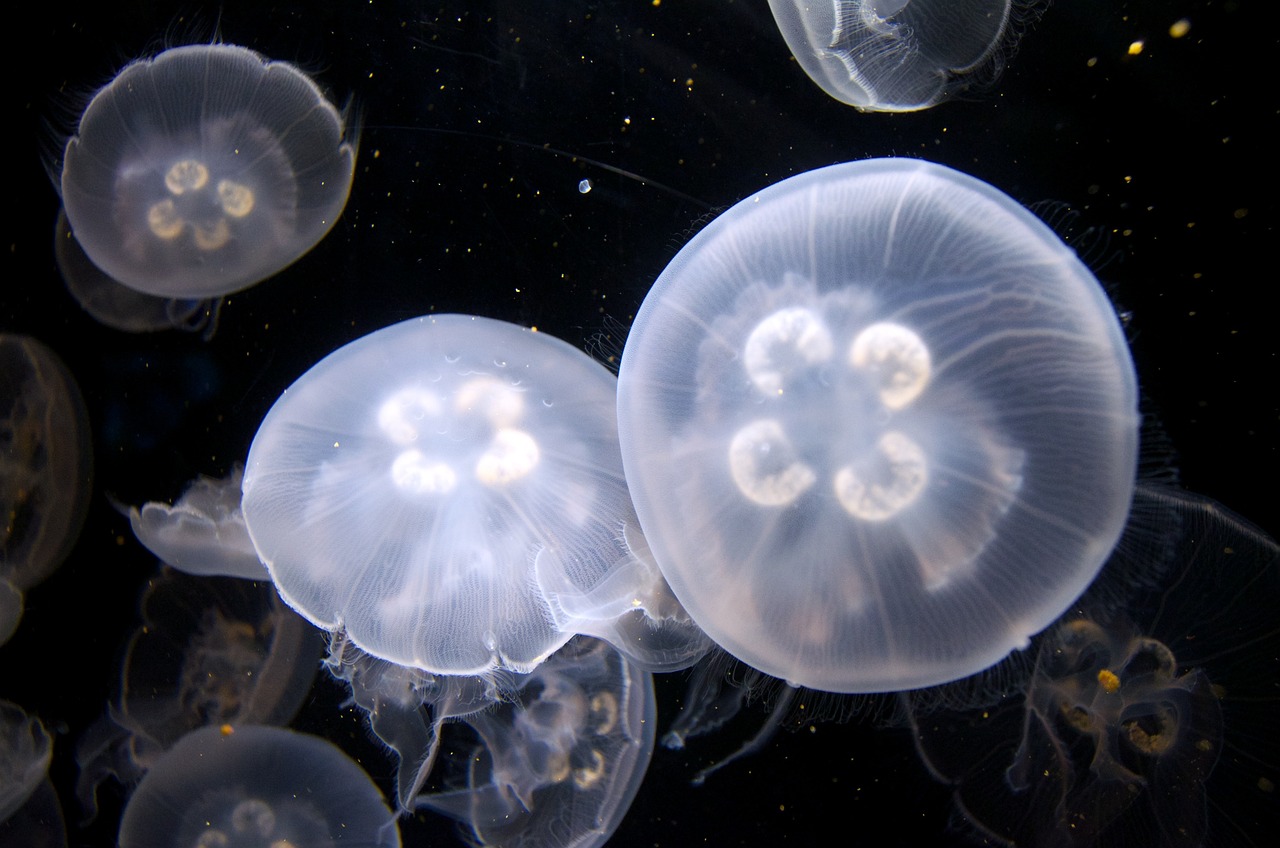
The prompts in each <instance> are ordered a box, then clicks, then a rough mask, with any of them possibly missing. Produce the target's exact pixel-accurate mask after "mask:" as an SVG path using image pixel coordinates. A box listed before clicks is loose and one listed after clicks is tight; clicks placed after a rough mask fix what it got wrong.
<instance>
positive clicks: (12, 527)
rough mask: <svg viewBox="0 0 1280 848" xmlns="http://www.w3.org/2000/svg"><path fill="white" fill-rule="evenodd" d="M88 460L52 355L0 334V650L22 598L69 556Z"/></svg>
mask: <svg viewBox="0 0 1280 848" xmlns="http://www.w3.org/2000/svg"><path fill="white" fill-rule="evenodd" d="M92 477H93V452H92V447H91V443H90V439H89V422H88V416H87V414H86V413H85V408H84V400H83V399H82V398H81V396H80V389H79V388H78V387H77V386H76V382H75V379H74V378H73V377H72V376H71V372H70V371H68V370H67V367H66V366H65V365H64V364H63V363H62V360H61V359H59V358H58V356H57V354H55V353H54V352H53V351H52V350H50V349H49V348H48V347H46V346H45V345H44V344H42V343H41V342H39V341H37V340H35V339H33V338H31V337H29V336H21V335H10V334H0V517H2V518H3V521H4V524H3V527H2V528H0V644H4V642H6V641H7V640H8V639H9V637H10V636H11V635H12V634H13V631H14V630H15V629H16V628H17V626H18V621H19V620H20V619H21V618H22V593H23V592H25V591H26V590H27V589H30V588H31V587H32V586H35V585H36V584H37V583H39V582H41V581H42V580H44V579H45V578H46V577H48V576H49V574H51V573H52V572H53V570H54V569H56V568H57V567H58V566H59V565H60V564H61V563H62V561H63V559H65V558H66V556H67V554H69V553H70V552H71V549H72V547H74V545H75V543H76V539H77V537H78V536H79V534H80V527H81V525H82V524H83V523H84V517H85V513H86V511H87V509H88V505H89V491H90V482H91V480H92Z"/></svg>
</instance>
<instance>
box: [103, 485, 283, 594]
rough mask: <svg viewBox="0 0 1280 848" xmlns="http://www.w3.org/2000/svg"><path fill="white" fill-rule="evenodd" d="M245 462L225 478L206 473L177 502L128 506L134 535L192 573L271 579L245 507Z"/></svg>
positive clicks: (162, 558)
mask: <svg viewBox="0 0 1280 848" xmlns="http://www.w3.org/2000/svg"><path fill="white" fill-rule="evenodd" d="M243 478H244V466H243V465H241V464H240V463H238V462H237V463H235V465H234V467H233V468H232V469H231V473H230V474H228V475H227V476H226V477H225V478H224V479H216V478H213V477H206V476H203V475H201V476H200V477H197V478H196V479H195V480H193V481H192V482H191V483H190V484H189V485H188V486H187V489H186V491H184V492H183V493H182V497H181V498H180V499H179V500H178V502H177V503H175V504H173V505H172V506H170V505H169V504H166V503H162V502H160V501H150V502H148V503H146V504H143V505H142V507H141V508H138V507H131V508H129V510H128V515H129V524H130V526H131V527H132V528H133V534H134V536H136V537H137V539H138V541H139V542H141V543H142V544H143V545H144V546H145V547H146V548H147V550H149V551H151V552H152V553H153V554H155V555H156V556H157V557H159V558H160V561H161V562H163V563H164V564H165V565H169V566H172V567H173V568H176V569H178V570H179V571H185V572H187V573H188V574H197V575H209V576H224V577H242V578H245V579H246V580H268V579H270V578H269V576H268V574H267V570H266V568H265V567H264V566H263V564H262V562H261V561H260V560H259V559H258V554H257V552H256V551H255V550H254V549H253V540H252V539H250V538H249V531H248V529H247V528H246V527H245V524H244V514H243V513H242V512H241V511H240V484H241V481H242V480H243Z"/></svg>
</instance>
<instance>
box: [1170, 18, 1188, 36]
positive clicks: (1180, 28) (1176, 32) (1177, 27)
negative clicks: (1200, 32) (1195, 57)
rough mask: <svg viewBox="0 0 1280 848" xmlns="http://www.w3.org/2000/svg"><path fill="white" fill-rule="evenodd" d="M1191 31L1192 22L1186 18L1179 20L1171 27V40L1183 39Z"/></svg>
mask: <svg viewBox="0 0 1280 848" xmlns="http://www.w3.org/2000/svg"><path fill="white" fill-rule="evenodd" d="M1190 31H1191V21H1189V20H1187V19H1186V18H1179V19H1178V20H1176V21H1174V22H1173V23H1172V24H1171V25H1170V26H1169V37H1170V38H1182V37H1183V36H1184V35H1186V34H1187V33H1188V32H1190Z"/></svg>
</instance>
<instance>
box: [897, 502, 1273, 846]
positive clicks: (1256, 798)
mask: <svg viewBox="0 0 1280 848" xmlns="http://www.w3.org/2000/svg"><path fill="white" fill-rule="evenodd" d="M1138 499H1139V500H1141V501H1144V502H1146V503H1147V504H1153V505H1154V506H1155V507H1156V508H1158V509H1160V510H1163V511H1165V512H1166V513H1169V514H1170V515H1171V516H1172V518H1173V519H1174V520H1172V521H1166V522H1164V525H1163V527H1162V528H1161V529H1162V531H1163V532H1161V533H1160V534H1159V535H1152V536H1151V537H1150V538H1151V540H1152V541H1154V542H1155V544H1152V543H1151V542H1144V543H1141V544H1137V545H1129V544H1125V543H1122V544H1121V546H1120V547H1118V548H1117V553H1116V556H1115V557H1114V558H1113V560H1112V562H1110V563H1108V565H1107V571H1108V572H1114V573H1115V574H1116V576H1125V577H1127V578H1128V579H1129V581H1130V582H1131V584H1134V585H1135V587H1136V588H1133V589H1132V590H1131V595H1132V597H1131V598H1129V600H1128V603H1127V604H1126V606H1125V607H1122V608H1117V607H1115V605H1114V604H1113V603H1111V602H1110V599H1107V598H1104V597H1102V594H1101V593H1099V592H1098V591H1097V589H1098V587H1096V586H1095V587H1091V588H1090V590H1089V592H1088V593H1086V595H1085V596H1084V597H1083V598H1082V599H1081V600H1080V601H1079V602H1078V603H1077V604H1076V605H1074V606H1073V608H1072V610H1071V612H1069V613H1068V614H1067V615H1064V616H1063V617H1062V619H1061V620H1060V621H1058V622H1057V623H1056V624H1055V625H1054V626H1052V627H1050V628H1049V629H1048V630H1046V631H1045V632H1044V633H1043V634H1042V635H1041V636H1039V637H1038V638H1037V645H1036V653H1035V657H1036V660H1035V664H1034V667H1033V668H1032V669H1031V670H1030V672H1029V674H1028V675H1027V676H1026V678H1025V680H1024V682H1023V683H1022V685H1021V687H1020V691H1017V693H1016V694H1014V695H1011V696H1008V697H1006V698H1004V699H1002V700H1001V701H999V702H997V703H995V704H990V705H986V706H983V707H981V708H979V709H968V710H954V709H944V710H938V709H934V708H932V707H931V706H929V702H930V696H929V694H928V693H913V694H912V696H911V697H909V698H907V699H906V700H907V703H908V705H909V707H910V709H911V722H912V728H913V730H914V735H915V739H916V745H917V748H918V750H919V752H920V754H921V757H922V759H923V761H924V763H925V765H926V766H927V767H928V768H929V770H930V772H931V773H932V774H933V776H934V777H935V778H937V779H939V780H941V781H943V782H946V783H948V784H950V785H951V786H953V787H954V791H955V794H954V798H955V804H956V806H955V813H956V818H957V820H958V822H959V823H960V825H961V827H962V829H963V830H964V831H966V832H968V833H969V834H970V835H972V837H973V838H974V841H975V843H976V844H982V845H1006V846H1013V845H1060V846H1080V848H1084V846H1091V847H1092V848H1096V847H1097V846H1123V845H1138V844H1141V845H1151V846H1169V847H1170V848H1172V847H1173V846H1183V845H1187V846H1192V845H1204V844H1213V845H1256V844H1264V843H1266V842H1267V841H1269V840H1271V839H1273V838H1274V834H1275V832H1276V828H1277V827H1278V826H1280V816H1278V815H1277V809H1278V808H1277V805H1276V803H1275V787H1276V785H1277V782H1280V744H1278V743H1277V737H1276V734H1275V732H1274V724H1275V716H1276V714H1277V709H1280V695H1277V692H1276V681H1277V679H1278V678H1277V663H1278V662H1280V660H1277V657H1280V630H1278V629H1277V627H1276V622H1275V609H1276V606H1277V604H1278V603H1280V547H1278V546H1277V545H1276V543H1275V542H1274V541H1273V540H1272V539H1270V538H1268V537H1267V536H1265V535H1264V534H1262V533H1261V532H1260V531H1258V530H1257V529H1256V528H1254V527H1252V526H1250V525H1249V524H1248V523H1246V522H1245V521H1243V520H1242V519H1240V518H1238V517H1236V516H1234V515H1232V514H1231V513H1230V512H1228V511H1227V510H1225V509H1224V508H1222V507H1221V506H1219V505H1218V504H1216V503H1213V502H1212V501H1209V500H1208V499H1206V498H1202V497H1200V496H1198V495H1194V494H1191V493H1186V492H1178V491H1159V490H1147V491H1143V490H1141V489H1140V490H1139V493H1138ZM1134 509H1135V515H1136V514H1137V513H1138V511H1139V503H1138V502H1137V501H1135V508H1134ZM1144 512H1145V513H1147V514H1148V515H1149V514H1150V510H1148V509H1144ZM1149 576H1150V577H1154V578H1156V579H1148V577H1149ZM922 704H923V705H924V706H923V708H922V707H921V705H922Z"/></svg>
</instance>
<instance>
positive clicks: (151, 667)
mask: <svg viewBox="0 0 1280 848" xmlns="http://www.w3.org/2000/svg"><path fill="white" fill-rule="evenodd" d="M142 617H143V624H142V626H140V627H139V628H138V629H137V630H136V631H135V632H134V633H133V635H132V636H131V637H130V639H129V642H128V645H127V647H126V651H125V659H124V665H123V668H122V669H121V672H120V686H119V692H118V694H117V696H116V697H115V699H114V700H113V701H112V702H111V703H110V704H109V705H108V709H107V715H106V716H105V717H103V718H102V719H101V720H99V721H98V722H97V723H96V724H95V725H93V726H92V727H91V728H90V730H89V731H88V732H86V733H85V734H84V735H82V736H81V738H80V740H79V743H78V745H77V748H76V760H77V762H78V764H79V765H80V777H79V780H78V782H77V787H76V790H77V794H78V795H79V797H80V801H81V804H82V805H83V806H84V807H85V809H86V810H88V811H89V812H90V814H92V812H93V810H94V809H95V807H96V804H95V799H94V793H95V791H96V789H97V787H98V785H99V784H100V783H101V782H102V781H103V780H105V779H106V778H107V777H108V776H114V777H116V778H118V779H120V780H121V781H122V782H124V783H125V784H131V783H134V782H136V781H137V780H138V779H139V778H140V777H141V776H142V775H143V774H144V773H145V772H146V771H147V769H149V768H150V767H151V766H152V765H153V764H154V763H155V762H156V761H157V760H158V759H159V758H160V757H161V756H162V755H163V754H164V753H165V752H166V751H168V750H169V749H170V748H171V747H172V746H173V744H174V743H175V742H177V740H178V739H179V738H181V737H182V736H183V735H184V734H186V733H187V732H189V731H191V730H194V729H195V728H198V727H204V726H206V725H218V724H224V723H231V724H240V723H246V724H270V725H284V724H287V723H288V722H289V721H291V720H292V719H293V716H294V714H295V713H297V711H298V710H299V708H301V706H302V704H303V702H304V701H305V700H306V698H307V695H308V692H309V691H310V687H311V682H312V680H314V679H315V676H316V671H317V669H318V668H319V664H320V656H321V650H322V648H323V640H321V639H320V638H319V634H317V633H316V630H315V628H313V627H312V626H311V625H310V624H308V623H307V622H306V621H304V620H303V619H302V618H301V617H299V616H298V615H297V614H296V613H294V612H293V610H291V609H289V608H288V607H286V606H285V605H284V603H283V602H282V601H281V600H280V597H279V595H278V594H277V593H276V592H275V590H274V588H273V587H272V586H271V584H270V583H267V582H266V581H265V580H261V581H258V582H252V581H248V580H239V579H231V578H222V577H196V576H192V575H189V574H185V573H182V572H178V571H173V570H170V569H164V570H163V571H161V572H160V573H159V575H157V576H156V577H155V578H153V579H152V580H151V581H150V583H149V585H148V587H147V590H146V593H145V594H144V596H143V599H142Z"/></svg>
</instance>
